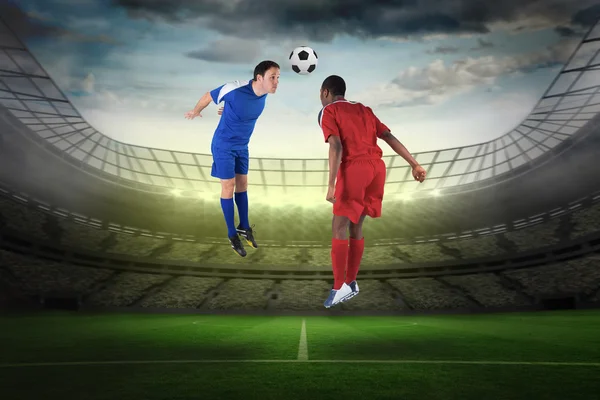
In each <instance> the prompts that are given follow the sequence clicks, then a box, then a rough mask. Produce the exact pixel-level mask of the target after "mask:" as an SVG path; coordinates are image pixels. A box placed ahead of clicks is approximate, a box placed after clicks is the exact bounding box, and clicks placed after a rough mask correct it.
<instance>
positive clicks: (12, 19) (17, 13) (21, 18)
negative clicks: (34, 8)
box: [0, 1, 119, 45]
mask: <svg viewBox="0 0 600 400" xmlns="http://www.w3.org/2000/svg"><path fill="white" fill-rule="evenodd" d="M0 15H1V16H2V19H3V21H4V22H5V23H6V24H7V25H8V26H9V27H10V28H11V29H12V30H13V31H14V32H15V33H16V34H17V36H18V37H19V38H21V39H23V40H25V41H27V40H29V39H45V38H61V39H67V40H70V41H73V42H80V43H107V44H115V45H116V44H119V42H118V41H117V40H116V39H114V38H112V37H110V36H107V35H86V34H82V33H78V32H75V31H71V30H68V29H64V28H61V27H58V26H53V25H52V24H50V23H49V22H48V21H46V20H44V19H42V18H38V17H36V16H35V14H33V15H29V14H27V13H26V12H25V11H23V10H22V9H21V8H19V7H18V6H17V5H16V4H15V3H14V2H12V1H4V2H2V3H1V4H0Z"/></svg>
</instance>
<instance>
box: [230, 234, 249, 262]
mask: <svg viewBox="0 0 600 400" xmlns="http://www.w3.org/2000/svg"><path fill="white" fill-rule="evenodd" d="M229 243H231V248H232V249H233V251H235V252H236V253H238V254H239V255H240V256H242V257H246V250H245V249H244V246H243V245H242V241H241V240H240V238H239V236H232V237H230V238H229Z"/></svg>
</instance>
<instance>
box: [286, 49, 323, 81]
mask: <svg viewBox="0 0 600 400" xmlns="http://www.w3.org/2000/svg"><path fill="white" fill-rule="evenodd" d="M318 62H319V57H317V53H316V52H315V51H314V50H313V49H311V48H310V47H308V46H300V47H296V48H295V49H294V50H292V52H291V53H290V64H291V65H292V70H293V71H294V72H295V73H297V74H300V75H308V74H310V73H311V72H313V71H314V70H315V69H317V64H318Z"/></svg>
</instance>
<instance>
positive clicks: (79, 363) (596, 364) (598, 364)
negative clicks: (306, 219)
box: [0, 359, 600, 368]
mask: <svg viewBox="0 0 600 400" xmlns="http://www.w3.org/2000/svg"><path fill="white" fill-rule="evenodd" d="M231 363H233V364H238V363H239V364H245V363H248V364H252V363H256V364H278V363H284V364H285V363H291V364H294V363H314V364H316V363H325V364H438V365H439V364H441V365H461V364H462V365H531V366H559V367H560V366H563V367H600V362H560V361H475V360H473V361H471V360H308V359H306V360H116V361H66V362H37V363H3V364H0V368H19V367H66V366H97V365H132V364H149V365H150V364H231Z"/></svg>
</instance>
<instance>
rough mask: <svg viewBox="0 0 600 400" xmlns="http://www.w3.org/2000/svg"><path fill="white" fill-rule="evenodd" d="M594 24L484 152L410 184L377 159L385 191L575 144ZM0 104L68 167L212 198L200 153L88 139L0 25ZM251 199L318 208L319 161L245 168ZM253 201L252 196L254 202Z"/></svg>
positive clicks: (585, 113) (397, 166) (588, 84)
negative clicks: (523, 113)
mask: <svg viewBox="0 0 600 400" xmlns="http://www.w3.org/2000/svg"><path fill="white" fill-rule="evenodd" d="M599 52H600V23H597V24H596V25H595V26H593V27H592V28H591V29H590V30H589V32H588V33H587V35H586V36H585V37H584V38H583V39H582V41H581V42H580V44H579V45H578V46H577V48H576V49H575V51H574V53H573V54H572V55H571V57H570V58H569V61H568V62H567V63H566V64H565V65H564V66H563V68H562V70H561V71H560V73H559V74H558V75H557V76H556V78H555V80H554V81H553V82H552V83H551V85H550V86H549V88H548V89H547V91H546V92H545V93H544V94H543V96H542V97H541V98H540V100H539V101H538V103H537V104H536V106H535V107H534V108H533V110H532V111H531V113H530V114H529V115H528V117H527V118H526V119H525V120H524V121H523V122H522V123H521V124H520V125H518V126H517V127H515V128H514V129H513V130H512V131H510V132H508V133H507V134H505V135H503V136H501V137H499V138H497V139H495V140H492V141H489V142H485V143H480V144H476V145H471V146H464V147H456V148H451V149H441V150H437V151H428V152H422V153H415V154H414V155H415V157H416V159H417V161H418V162H419V163H421V165H423V166H424V167H425V168H426V169H427V171H428V179H427V180H426V182H425V183H423V184H415V183H414V180H413V179H412V176H411V171H410V168H409V167H408V166H407V164H406V162H405V161H404V160H403V159H402V158H401V157H399V156H386V157H384V159H385V162H386V164H387V167H388V175H387V181H386V192H387V193H388V194H397V195H399V196H402V195H410V194H411V192H427V193H428V192H433V193H436V192H437V191H438V190H440V189H442V190H443V189H444V188H449V187H456V186H460V185H465V184H471V183H475V182H481V181H484V180H487V179H490V178H496V177H498V176H500V175H502V174H505V173H508V172H510V171H512V170H514V169H515V168H518V167H519V166H522V165H524V164H526V163H528V162H530V161H532V160H535V159H536V158H538V157H540V156H541V155H542V154H544V153H546V152H547V151H549V150H551V149H553V148H555V147H556V146H558V145H559V144H561V143H562V142H564V141H565V140H566V139H569V138H570V137H572V136H573V135H575V134H576V133H577V132H578V131H579V129H580V128H581V127H583V126H584V125H585V124H586V123H587V122H588V121H590V120H591V119H592V118H594V117H595V116H596V115H597V114H598V113H599V112H600V94H599V91H600V73H599V72H598V70H599V67H600V61H599V60H600V58H599V56H598V53H599ZM0 104H2V105H3V106H4V107H5V108H6V109H7V110H9V111H10V112H11V113H12V114H13V115H14V116H15V117H16V118H18V119H19V120H20V121H21V122H22V123H23V124H24V125H26V126H27V127H28V128H29V129H30V130H31V132H30V135H32V136H34V137H37V138H38V139H43V140H45V141H46V143H47V144H48V145H49V146H51V147H55V149H57V150H60V151H62V152H64V153H66V154H68V155H69V156H70V157H67V158H68V159H69V160H70V161H71V162H74V163H76V164H78V165H86V166H87V167H88V168H90V167H91V168H92V169H97V170H101V171H103V172H104V173H105V174H109V175H110V176H111V177H112V178H114V179H116V180H119V181H120V182H122V183H125V184H128V185H132V186H138V187H142V186H146V185H149V186H150V187H154V188H155V189H159V190H165V191H173V192H174V193H176V194H179V193H180V194H184V195H185V194H193V195H201V196H206V197H213V196H218V194H219V192H220V190H219V183H218V181H216V180H215V179H214V178H212V177H211V176H210V168H211V164H212V158H211V156H210V154H196V153H186V152H181V151H170V150H162V149H156V148H148V147H142V146H135V145H130V144H126V143H122V142H118V141H116V140H113V139H111V138H110V137H108V136H106V135H104V134H102V133H101V132H98V131H97V130H96V129H94V127H93V126H91V125H90V124H88V123H87V122H86V120H85V119H84V118H83V117H82V116H81V115H80V114H79V112H78V111H77V110H76V108H75V107H74V106H73V105H72V104H71V103H70V101H69V100H68V98H67V97H66V96H65V95H64V94H63V93H62V91H61V90H60V88H58V86H57V85H56V84H55V83H54V82H53V80H52V78H50V77H49V76H48V74H47V73H46V72H45V71H44V69H43V68H42V66H41V65H40V64H39V63H38V62H37V61H36V59H35V57H34V56H33V55H32V54H31V53H30V52H29V50H28V49H27V48H26V46H25V45H24V44H23V43H22V42H21V41H20V40H19V39H18V38H17V37H16V35H15V34H14V33H13V32H12V31H11V30H10V29H9V27H8V26H7V25H6V24H5V23H4V22H3V21H1V19H0ZM250 174H251V175H252V179H251V182H250V186H254V187H253V188H252V191H253V192H255V193H258V194H260V192H261V191H262V192H264V193H263V194H265V195H267V196H264V198H268V199H269V200H270V201H272V200H273V196H279V198H280V199H293V200H294V201H295V202H298V201H299V199H302V198H304V199H305V200H306V201H310V199H311V198H312V197H313V196H316V197H315V200H316V199H317V198H318V199H319V201H322V197H323V196H324V193H325V192H324V191H323V188H324V187H325V186H327V175H328V161H327V160H326V159H275V158H252V159H251V160H250ZM256 197H257V198H258V197H259V196H256Z"/></svg>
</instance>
